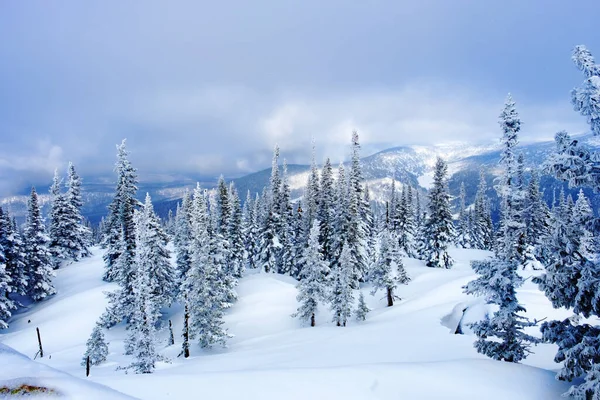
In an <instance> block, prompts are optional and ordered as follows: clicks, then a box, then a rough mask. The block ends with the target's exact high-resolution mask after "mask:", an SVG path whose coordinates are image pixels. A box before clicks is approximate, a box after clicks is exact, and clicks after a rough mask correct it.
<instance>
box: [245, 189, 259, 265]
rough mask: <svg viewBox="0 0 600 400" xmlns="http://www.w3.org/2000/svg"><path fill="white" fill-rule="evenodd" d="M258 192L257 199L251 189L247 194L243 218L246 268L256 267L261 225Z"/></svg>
mask: <svg viewBox="0 0 600 400" xmlns="http://www.w3.org/2000/svg"><path fill="white" fill-rule="evenodd" d="M257 198H258V193H257V194H256V200H255V199H253V198H252V195H251V194H250V191H249V190H248V193H247V195H246V201H245V202H244V219H243V233H244V248H245V253H246V255H245V260H246V268H249V269H255V268H257V266H256V260H257V254H258V246H257V243H256V241H257V240H258V234H259V229H258V228H259V226H258V220H257V210H256V204H257V203H258V199H257Z"/></svg>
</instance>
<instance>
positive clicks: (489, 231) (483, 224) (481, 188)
mask: <svg viewBox="0 0 600 400" xmlns="http://www.w3.org/2000/svg"><path fill="white" fill-rule="evenodd" d="M487 191H488V187H487V183H486V180H485V170H484V169H483V167H482V168H481V169H480V170H479V185H478V187H477V193H476V194H475V203H474V206H473V208H474V210H473V211H474V215H473V222H472V225H473V235H472V236H473V237H472V244H473V247H474V248H476V249H481V250H491V249H492V248H493V246H494V226H493V224H492V216H491V214H490V200H489V197H488V195H487Z"/></svg>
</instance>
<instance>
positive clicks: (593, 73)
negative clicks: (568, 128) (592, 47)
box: [571, 45, 600, 135]
mask: <svg viewBox="0 0 600 400" xmlns="http://www.w3.org/2000/svg"><path fill="white" fill-rule="evenodd" d="M571 58H572V60H573V62H574V63H575V65H576V66H577V68H578V69H579V70H580V71H581V72H582V73H583V75H584V77H585V81H584V82H583V86H582V87H579V88H575V89H573V90H572V91H571V102H572V103H573V108H574V109H575V111H579V113H580V114H581V115H583V116H584V117H586V118H587V122H588V124H589V125H590V128H591V130H592V133H593V134H594V135H600V65H598V64H596V62H595V61H594V57H593V56H592V53H591V52H590V51H589V50H588V49H587V47H585V46H584V45H578V46H575V49H573V56H572V57H571Z"/></svg>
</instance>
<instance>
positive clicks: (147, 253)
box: [134, 193, 177, 310]
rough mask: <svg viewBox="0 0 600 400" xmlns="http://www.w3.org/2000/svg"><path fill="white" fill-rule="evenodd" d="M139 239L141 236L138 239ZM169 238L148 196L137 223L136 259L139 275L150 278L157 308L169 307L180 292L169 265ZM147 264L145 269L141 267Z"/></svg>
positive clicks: (174, 274)
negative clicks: (141, 273)
mask: <svg viewBox="0 0 600 400" xmlns="http://www.w3.org/2000/svg"><path fill="white" fill-rule="evenodd" d="M137 235H140V237H139V238H138V237H137ZM168 243H169V237H168V236H167V234H166V233H165V232H164V231H163V228H162V226H161V224H160V221H159V219H158V217H157V216H156V214H155V213H154V207H153V206H152V199H151V198H150V195H149V194H148V193H146V200H145V202H144V206H143V208H142V209H141V210H140V211H139V216H138V219H137V221H136V255H135V259H134V261H135V265H136V268H137V271H144V272H145V273H147V274H148V277H146V278H147V279H148V281H149V284H150V286H151V287H152V291H151V292H150V294H151V296H152V298H151V300H152V301H154V302H156V307H157V308H158V309H159V310H160V308H162V307H169V306H170V305H171V303H172V302H173V300H174V297H175V293H176V291H177V275H176V271H175V270H174V268H173V266H172V265H171V262H170V252H169V250H168V249H167V244H168ZM141 264H145V265H143V266H142V265H141Z"/></svg>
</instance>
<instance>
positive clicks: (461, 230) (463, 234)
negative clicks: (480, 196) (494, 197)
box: [456, 182, 471, 249]
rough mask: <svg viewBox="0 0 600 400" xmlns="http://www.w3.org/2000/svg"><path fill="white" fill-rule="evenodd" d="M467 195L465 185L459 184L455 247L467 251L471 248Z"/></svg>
mask: <svg viewBox="0 0 600 400" xmlns="http://www.w3.org/2000/svg"><path fill="white" fill-rule="evenodd" d="M466 196H467V193H466V191H465V183H464V182H461V184H460V193H459V195H458V198H459V212H458V227H457V230H456V245H457V246H459V247H462V248H464V249H467V248H469V247H471V235H470V233H471V231H470V223H469V214H468V211H467V207H466V204H465V198H466Z"/></svg>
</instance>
